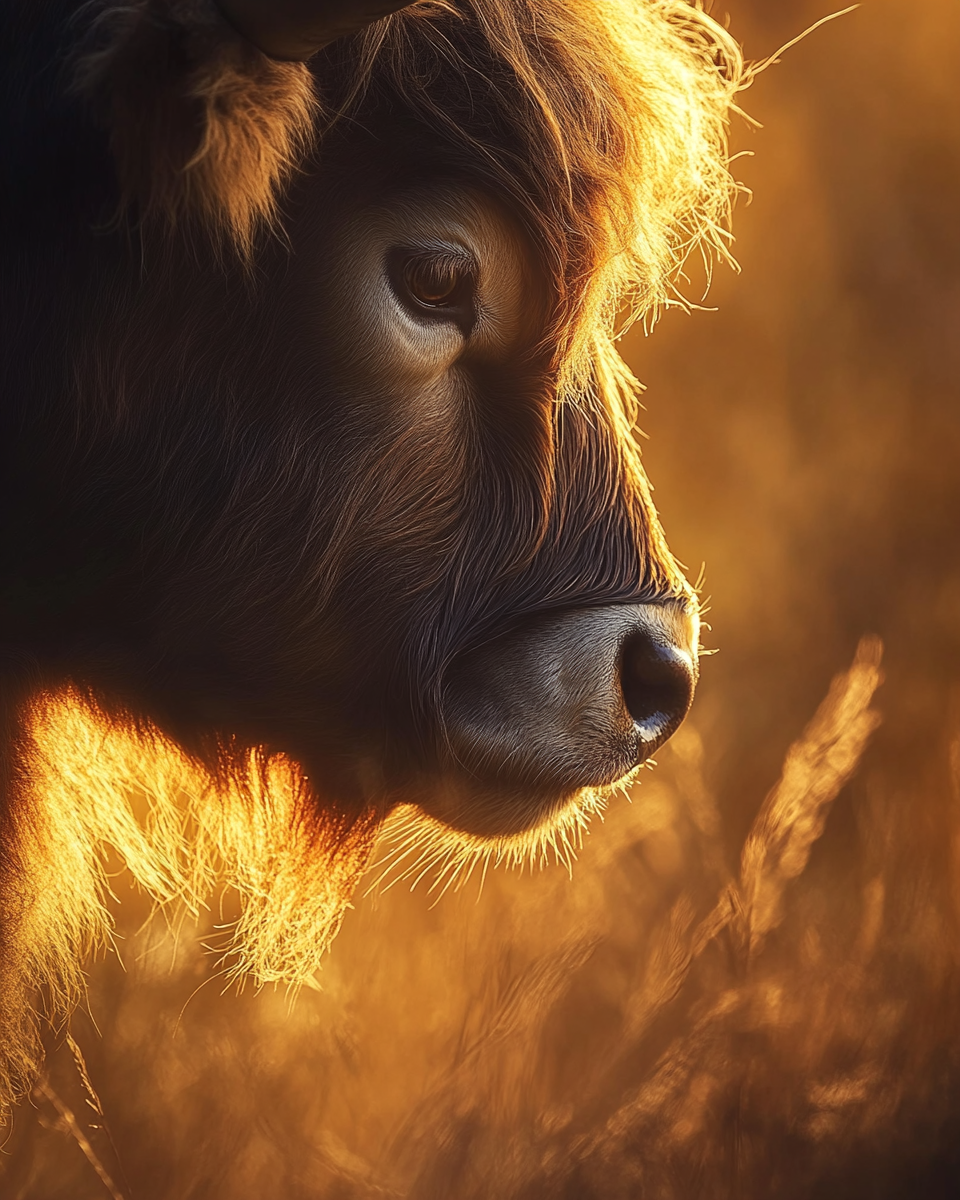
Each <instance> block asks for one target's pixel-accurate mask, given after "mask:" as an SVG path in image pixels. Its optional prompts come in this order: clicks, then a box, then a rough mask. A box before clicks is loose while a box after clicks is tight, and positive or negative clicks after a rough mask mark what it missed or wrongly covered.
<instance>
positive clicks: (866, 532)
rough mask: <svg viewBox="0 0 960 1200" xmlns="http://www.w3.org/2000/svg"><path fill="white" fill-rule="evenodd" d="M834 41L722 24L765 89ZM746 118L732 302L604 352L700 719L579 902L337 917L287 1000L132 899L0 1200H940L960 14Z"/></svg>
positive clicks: (959, 1096) (30, 1117) (624, 811)
mask: <svg viewBox="0 0 960 1200" xmlns="http://www.w3.org/2000/svg"><path fill="white" fill-rule="evenodd" d="M828 11H829V9H828V8H827V7H826V6H825V5H824V4H822V3H819V2H817V0H779V2H778V3H776V4H772V3H770V2H769V0H726V2H725V3H724V5H723V6H720V5H715V6H714V8H713V13H714V15H715V16H717V17H718V18H723V17H724V16H725V14H727V13H729V17H730V26H731V28H732V30H733V32H734V33H735V34H736V35H737V37H738V38H739V39H740V41H741V42H742V43H743V45H744V47H745V51H746V53H747V56H748V57H749V58H752V59H755V60H756V59H762V58H764V57H765V56H767V55H769V54H771V53H772V52H773V51H775V50H776V49H777V47H778V46H780V45H782V44H783V43H785V42H787V41H788V40H789V39H791V38H793V37H794V36H795V35H796V34H798V33H799V32H801V31H802V30H803V29H805V28H806V27H807V26H808V25H810V24H812V23H813V22H814V21H816V20H817V19H819V18H820V17H822V16H824V15H825V14H826V13H827V12H828ZM742 103H743V107H744V108H745V109H746V110H747V111H748V112H749V113H750V114H751V116H752V117H753V118H755V119H756V120H757V121H758V122H760V127H752V126H750V125H749V124H747V123H746V122H744V121H738V122H736V123H735V126H734V129H733V142H734V149H735V150H736V151H742V152H745V154H744V157H741V158H740V159H739V160H738V162H737V175H738V177H739V178H740V179H742V180H743V181H744V183H745V184H746V185H747V186H748V187H749V188H750V189H752V191H753V199H752V201H751V202H750V203H749V204H748V203H746V202H741V204H740V206H739V209H738V212H737V215H736V220H735V231H736V235H737V244H736V254H737V257H738V258H739V261H740V263H741V265H742V274H741V275H740V276H736V275H734V274H733V273H732V272H729V271H726V270H722V271H720V272H718V274H717V276H716V278H715V280H714V283H713V287H712V289H711V291H710V295H709V297H708V299H707V300H706V301H705V304H707V305H709V309H710V310H709V311H695V312H693V313H691V314H684V313H682V312H680V311H676V310H674V311H671V312H668V313H667V315H666V316H665V318H664V319H663V320H662V321H661V322H660V324H659V325H658V326H657V328H656V329H655V331H654V333H653V334H652V336H650V337H645V336H644V335H643V333H642V331H639V330H635V331H633V332H632V333H630V334H629V335H628V336H627V338H626V339H625V342H624V350H625V355H626V357H627V359H628V361H629V362H630V363H631V365H632V366H633V368H634V370H635V371H636V372H637V374H638V375H639V376H640V378H641V379H642V380H643V381H644V383H645V384H646V386H647V392H646V395H645V405H646V411H645V413H644V415H643V421H642V424H643V427H644V430H645V432H646V433H647V434H648V435H649V440H648V441H646V442H645V443H644V455H645V461H646V464H647V469H648V472H649V474H650V476H651V479H652V480H653V482H654V485H655V487H656V500H657V503H658V506H659V508H660V511H661V513H662V516H663V518H664V522H665V525H666V529H667V534H668V537H669V539H670V542H671V546H672V547H673V549H674V551H675V552H676V553H677V554H678V556H679V557H680V558H681V560H682V561H683V562H684V563H685V564H686V566H687V567H688V568H689V572H690V574H691V576H692V577H696V575H697V574H698V572H699V571H700V568H701V564H705V574H704V579H705V583H704V592H705V594H706V595H708V596H709V597H710V609H711V611H710V614H709V616H708V618H707V619H708V621H710V623H711V625H712V630H710V631H708V633H707V634H706V635H705V639H704V640H705V643H706V644H707V645H708V646H714V647H718V648H719V652H718V653H717V654H716V655H715V656H712V657H709V658H707V659H705V660H704V662H703V680H702V683H701V687H700V691H699V694H698V698H697V702H696V705H695V708H694V711H693V714H692V717H691V719H690V721H689V723H688V725H687V726H685V727H684V730H683V731H682V732H681V734H680V735H678V737H677V738H676V739H675V741H674V742H672V743H671V744H670V745H669V746H668V747H667V748H666V749H665V750H664V751H663V752H662V753H661V756H660V762H659V765H658V767H657V769H656V770H655V771H654V772H651V773H650V774H649V775H646V777H645V780H644V782H643V783H642V784H641V785H639V786H638V787H636V788H635V789H634V793H633V796H632V800H631V802H630V803H627V802H626V801H619V802H617V803H616V804H614V805H612V806H611V807H610V809H609V810H608V813H607V815H606V818H605V820H604V821H603V822H602V823H600V822H598V823H595V825H594V827H593V829H592V830H591V832H590V834H589V836H588V837H587V838H586V839H585V841H584V845H583V848H582V850H581V852H580V854H579V860H578V862H577V863H576V864H575V866H574V869H573V872H572V880H571V879H570V878H568V875H567V872H566V870H565V869H563V868H562V867H550V868H547V869H545V870H543V871H542V872H539V873H537V874H534V875H529V874H527V875H524V876H518V875H510V874H506V873H503V872H492V873H490V874H488V876H487V878H486V881H485V884H484V887H483V890H482V893H481V892H480V890H479V888H478V886H477V885H476V883H475V882H474V883H471V884H469V885H468V886H467V887H466V888H464V889H463V890H462V891H460V892H458V893H454V894H451V893H448V894H447V895H446V896H444V897H443V898H442V900H440V902H439V903H436V904H435V903H434V901H435V900H436V896H435V895H431V894H430V892H429V890H428V886H426V885H421V886H420V887H419V888H418V889H416V890H415V891H413V892H412V893H411V892H410V890H409V885H408V884H406V883H400V884H399V885H397V886H395V887H393V888H390V889H386V890H384V889H383V888H381V889H380V890H379V892H375V893H373V894H370V895H367V896H364V894H363V893H364V890H365V889H363V888H362V889H361V891H360V893H358V896H357V898H356V904H355V908H354V909H353V910H352V911H351V912H349V913H348V915H347V919H346V921H345V923H344V927H343V930H342V933H341V935H340V937H339V938H338V940H337V941H336V943H335V944H334V947H333V950H332V952H331V954H330V956H329V959H328V961H327V965H326V967H325V968H324V970H323V972H322V991H320V992H317V993H312V992H310V993H303V994H301V995H300V997H299V998H298V999H297V1000H296V1001H295V1002H294V1001H293V1000H291V999H290V998H289V997H287V996H286V995H284V994H283V993H282V992H274V991H271V990H264V991H263V992H261V993H259V994H255V993H254V992H252V991H250V990H248V991H247V992H245V993H244V994H242V995H240V996H239V997H238V996H237V995H236V994H235V993H234V992H233V991H229V992H226V993H224V992H223V987H222V984H221V983H220V982H219V981H218V980H217V979H215V978H211V966H210V959H209V958H204V957H203V955H202V954H201V953H200V952H199V950H198V947H199V944H200V942H202V941H203V939H204V937H205V936H207V935H209V934H210V933H211V930H212V926H213V925H215V924H216V923H217V922H218V921H219V920H220V919H221V918H220V914H218V913H213V914H211V915H210V916H209V920H208V922H207V928H206V929H204V928H201V929H200V930H199V932H198V931H197V930H196V929H195V928H194V927H193V926H192V925H191V924H190V923H189V922H187V923H184V924H183V925H182V926H181V925H180V924H179V923H178V922H176V921H175V920H173V919H172V918H171V917H170V915H169V914H167V915H166V916H164V915H158V914H151V912H150V909H149V906H148V904H147V902H146V901H145V900H143V899H141V898H138V897H137V896H135V895H133V894H128V893H127V892H125V891H124V884H123V881H122V879H121V878H118V879H117V881H116V888H117V892H118V895H119V896H120V898H121V899H122V900H123V905H122V919H121V920H120V923H119V933H120V938H119V940H118V947H119V956H111V957H109V958H107V959H105V960H104V961H103V962H102V963H99V964H98V965H96V966H95V967H94V968H93V969H92V971H91V979H90V997H89V1002H88V1004H87V1006H86V1008H85V1010H84V1011H83V1012H81V1013H80V1014H78V1016H77V1017H76V1019H75V1020H74V1022H73V1026H72V1036H73V1038H75V1039H76V1040H75V1043H73V1045H72V1044H71V1042H70V1041H69V1040H66V1039H65V1038H64V1037H63V1036H60V1037H56V1038H52V1039H51V1046H50V1065H49V1070H48V1073H47V1075H46V1076H45V1077H44V1079H43V1080H41V1082H40V1084H39V1085H38V1087H37V1089H36V1090H35V1092H34V1094H33V1096H32V1098H31V1100H30V1102H29V1103H26V1104H24V1105H23V1106H21V1108H20V1110H19V1111H18V1113H17V1115H16V1118H15V1121H14V1125H13V1128H12V1131H11V1132H10V1134H9V1136H8V1138H7V1141H6V1143H5V1145H4V1146H3V1149H2V1151H0V1194H2V1195H3V1196H4V1198H5V1200H6V1198H9V1200H61V1198H62V1200H87V1198H88V1197H89V1198H90V1200H95V1198H100V1197H104V1196H112V1197H113V1198H114V1200H116V1198H117V1197H122V1198H123V1200H134V1198H137V1200H300V1198H303V1200H307V1198H310V1200H320V1198H323V1200H367V1198H368V1197H369V1198H372V1197H383V1196H387V1197H391V1196H396V1197H404V1198H408V1200H440V1198H451V1197H457V1198H458V1200H468V1198H474V1197H475V1198H477V1200H481V1198H485V1197H495V1198H497V1200H513V1198H517V1200H520V1198H523V1200H538V1198H540V1197H543V1198H544V1200H548V1198H554V1197H556V1198H557V1200H560V1198H563V1200H619V1198H620V1197H623V1198H624V1200H626V1198H627V1197H630V1198H634V1197H651V1198H652V1197H657V1198H658V1200H659V1198H663V1200H688V1198H690V1200H693V1198H696V1200H701V1198H707V1200H713V1198H717V1200H727V1198H730V1200H748V1198H749V1200H754V1198H756V1200H766V1198H768V1197H773V1196H776V1197H778V1198H782V1200H791V1198H794V1197H796V1198H797V1200H800V1198H803V1200H808V1198H813V1197H818V1198H821V1197H826V1198H831V1197H844V1198H853V1200H856V1198H859V1197H863V1198H864V1200H866V1198H868V1197H869V1198H874V1197H877V1198H881V1197H882V1198H890V1200H900V1198H904V1200H906V1198H908V1197H909V1198H912V1197H919V1196H923V1197H925V1198H926V1197H929V1198H931V1200H935V1198H938V1197H944V1198H946V1197H948V1196H949V1197H954V1196H956V1195H958V1194H960V219H958V215H960V6H958V5H957V3H956V0H925V3H923V4H916V3H912V2H911V0H865V3H863V4H862V6H861V7H859V8H858V9H857V10H856V11H854V12H852V13H850V14H849V15H846V16H844V17H841V18H840V19H838V20H836V21H834V22H831V23H829V24H828V25H826V26H824V27H823V28H821V29H819V30H817V31H816V32H814V33H813V34H812V35H811V36H810V37H809V38H807V39H806V40H804V41H802V42H801V43H800V44H799V45H797V46H795V47H794V48H792V49H791V50H789V51H788V52H787V53H786V54H785V55H784V57H783V60H782V62H781V63H780V65H776V66H772V67H771V68H770V69H769V70H767V71H766V72H764V73H763V74H762V75H761V76H760V77H759V78H758V80H757V81H756V83H755V84H754V86H753V87H752V88H751V89H750V90H749V91H748V92H747V93H746V94H745V95H744V97H743V101H742ZM699 287H700V284H699V282H698V281H697V280H696V279H692V280H691V284H690V288H689V289H688V292H689V293H690V294H693V295H695V296H696V295H697V294H698V292H699ZM714 307H715V308H716V311H713V309H714ZM864 635H876V636H877V637H879V638H880V639H881V640H882V642H883V645H884V657H883V673H884V676H885V682H883V683H882V685H881V686H879V688H878V690H877V691H876V694H875V696H873V699H872V701H871V696H872V694H873V690H874V688H875V686H876V685H877V682H878V677H877V673H876V661H877V649H876V643H875V642H872V641H868V642H866V643H864V644H863V646H862V648H861V651H860V657H859V659H858V660H857V665H855V666H854V667H853V668H852V669H851V664H852V663H854V658H855V654H856V653H857V647H858V644H860V642H861V639H862V638H863V636H864ZM844 672H847V674H846V675H843V674H842V673H844ZM838 674H841V675H842V678H841V679H840V681H839V683H838V684H837V685H836V686H835V687H834V689H833V691H832V692H831V691H830V689H831V680H833V679H834V677H836V676H837V675H838ZM828 693H829V698H827V697H828ZM825 698H827V699H825ZM871 703H872V708H871V707H870V706H871ZM818 710H819V716H818V718H817V720H816V721H815V722H814V723H813V725H812V726H808V723H809V722H811V719H812V718H813V717H814V714H815V713H817V712H818ZM871 712H876V713H878V714H879V716H880V717H881V718H882V721H881V723H880V724H879V725H878V727H877V728H876V729H875V731H874V732H873V733H872V736H869V735H870V730H871V728H872V727H873V725H874V724H875V723H876V720H875V718H874V717H872V716H871V715H870V714H871ZM805 729H807V732H806V734H804V730H805ZM798 739H799V746H798V749H796V750H795V751H794V752H793V754H792V757H790V758H789V759H788V760H787V766H786V767H784V763H785V759H787V756H788V751H789V748H790V747H791V745H794V744H797V743H798ZM645 774H646V773H645ZM778 780H780V781H781V782H780V783H779V785H778V782H777V781H778ZM771 789H772V790H771ZM765 798H766V799H765ZM758 814H760V816H759V819H758ZM745 842H746V844H747V852H746V854H745V855H744V856H743V857H742V848H743V847H744V844H745ZM121 959H122V964H123V965H122V966H121V962H120V960H121ZM73 1047H75V1048H76V1052H74V1048H73ZM80 1063H84V1064H85V1065H84V1066H83V1068H82V1069H81V1067H80V1065H79V1064H80ZM85 1074H86V1075H88V1078H85ZM98 1108H99V1109H100V1110H101V1111H98Z"/></svg>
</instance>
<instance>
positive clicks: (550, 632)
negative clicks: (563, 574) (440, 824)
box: [425, 600, 699, 835]
mask: <svg viewBox="0 0 960 1200" xmlns="http://www.w3.org/2000/svg"><path fill="white" fill-rule="evenodd" d="M698 640H699V620H698V618H697V615H696V612H695V610H694V608H693V606H692V605H690V604H689V603H688V602H686V601H682V600H681V601H668V602H665V603H660V604H629V605H628V604H624V605H611V606H608V607H603V608H590V609H580V610H575V611H571V612H565V613H550V614H545V615H541V616H540V617H538V618H535V619H534V620H532V621H530V622H529V623H528V624H526V625H524V626H523V627H521V628H518V629H514V630H512V631H511V632H510V633H508V634H506V635H504V636H502V637H500V638H498V639H497V640H495V641H491V642H488V643H486V644H484V645H481V646H478V647H477V648H475V649H474V650H472V651H470V652H469V653H467V654H465V655H463V656H462V657H461V658H460V659H459V660H457V661H456V662H455V663H454V666H453V669H452V670H451V672H450V674H449V677H448V683H447V687H446V689H445V694H444V706H443V717H444V741H445V745H444V747H443V750H442V756H443V759H444V769H443V772H442V784H441V787H440V788H438V789H431V792H432V793H433V794H432V796H431V799H430V801H429V803H428V804H427V805H425V807H427V808H428V809H429V811H430V812H431V813H432V814H433V815H434V816H437V817H439V818H440V819H442V820H444V821H445V822H447V823H448V824H451V825H453V826H455V827H458V828H461V829H464V830H466V831H468V832H472V833H477V834H486V835H503V834H508V833H511V832H521V831H522V830H524V829H529V828H532V827H534V826H535V825H537V824H539V823H540V822H542V821H543V820H545V819H548V818H549V817H550V816H551V815H552V814H554V813H556V812H557V811H559V809H561V808H562V807H564V806H565V805H566V804H567V803H569V802H570V801H571V800H572V799H574V798H575V797H576V795H577V794H578V793H581V792H582V791H583V789H586V788H600V787H604V786H607V785H609V784H612V783H615V782H617V781H618V780H620V779H622V778H623V777H624V776H626V775H628V774H629V773H630V772H631V771H632V770H633V769H634V768H635V767H637V766H639V765H640V764H642V763H644V762H646V761H647V760H649V759H650V758H651V757H652V756H653V754H655V753H656V751H657V750H658V748H659V747H660V746H662V745H663V743H664V742H665V741H666V740H667V738H669V737H670V735H671V734H672V733H673V732H674V731H675V730H676V728H677V727H678V726H679V724H680V722H681V721H682V720H683V718H684V716H685V715H686V713H687V710H688V709H689V707H690V703H691V700H692V699H693V690H694V686H695V684H696V679H697V645H698Z"/></svg>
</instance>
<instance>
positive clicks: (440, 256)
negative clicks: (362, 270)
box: [391, 247, 476, 326]
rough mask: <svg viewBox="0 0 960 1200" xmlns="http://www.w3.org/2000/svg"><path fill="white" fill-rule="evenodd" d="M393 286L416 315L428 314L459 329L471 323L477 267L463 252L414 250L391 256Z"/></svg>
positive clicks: (470, 256) (455, 250)
mask: <svg viewBox="0 0 960 1200" xmlns="http://www.w3.org/2000/svg"><path fill="white" fill-rule="evenodd" d="M392 267H393V270H392V271H391V274H392V275H393V278H394V281H395V286H396V287H397V290H398V291H399V292H400V295H401V298H402V299H404V300H405V301H406V302H407V303H408V304H409V305H410V306H411V307H413V308H414V310H415V311H418V312H423V311H424V310H428V311H430V312H431V313H433V314H435V315H436V316H437V317H441V318H444V319H447V320H453V321H456V322H457V323H458V324H460V325H461V326H463V325H464V323H470V322H472V316H473V302H474V291H475V280H476V264H475V262H474V260H473V257H472V255H470V254H468V253H467V252H466V251H465V250H459V249H455V248H453V247H451V248H449V249H447V248H443V249H436V250H433V249H431V250H429V251H422V250H417V251H414V252H410V251H407V252H405V253H401V254H398V255H396V256H394V262H393V264H392Z"/></svg>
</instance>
